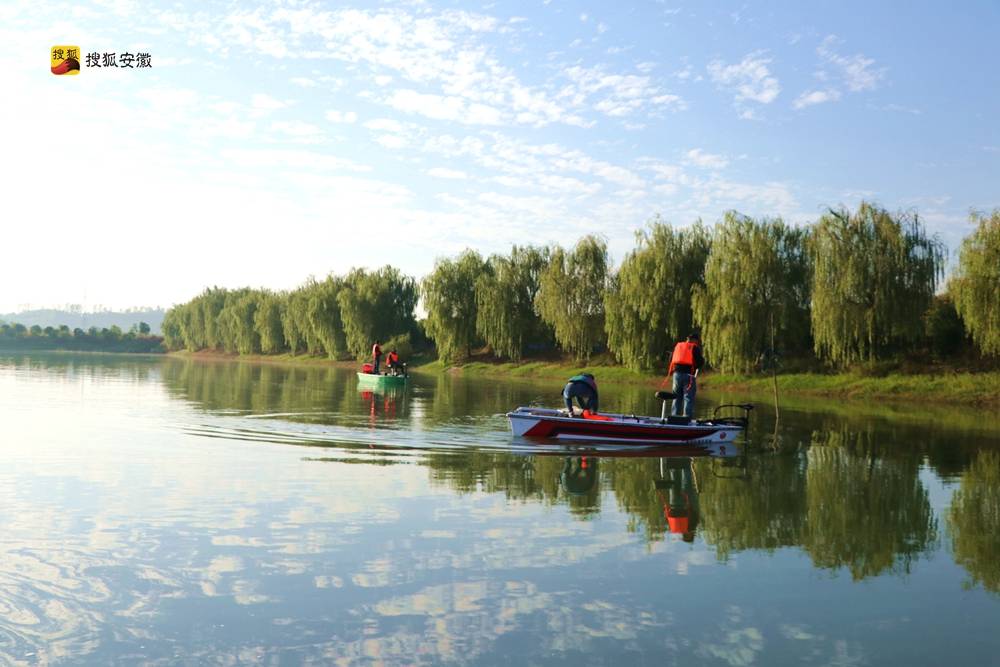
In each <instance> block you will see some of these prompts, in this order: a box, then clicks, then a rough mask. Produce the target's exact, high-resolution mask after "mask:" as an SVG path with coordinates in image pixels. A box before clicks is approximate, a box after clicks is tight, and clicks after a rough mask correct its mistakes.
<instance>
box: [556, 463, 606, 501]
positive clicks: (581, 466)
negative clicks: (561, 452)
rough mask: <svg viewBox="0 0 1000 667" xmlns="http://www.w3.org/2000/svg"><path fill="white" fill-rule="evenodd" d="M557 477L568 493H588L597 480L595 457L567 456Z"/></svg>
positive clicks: (577, 494) (581, 494)
mask: <svg viewBox="0 0 1000 667" xmlns="http://www.w3.org/2000/svg"><path fill="white" fill-rule="evenodd" d="M559 479H560V481H561V482H562V485H563V488H564V489H566V493H568V494H570V495H573V496H583V495H586V494H588V493H590V492H591V491H592V490H593V488H594V484H595V482H597V459H594V458H587V457H586V456H577V457H572V456H567V457H566V461H565V462H564V463H563V469H562V474H561V475H560V476H559Z"/></svg>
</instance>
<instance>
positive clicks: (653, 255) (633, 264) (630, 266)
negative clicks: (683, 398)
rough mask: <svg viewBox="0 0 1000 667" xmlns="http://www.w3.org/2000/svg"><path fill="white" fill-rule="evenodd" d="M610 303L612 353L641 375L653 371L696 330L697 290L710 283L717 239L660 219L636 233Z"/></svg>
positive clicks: (607, 305)
mask: <svg viewBox="0 0 1000 667" xmlns="http://www.w3.org/2000/svg"><path fill="white" fill-rule="evenodd" d="M636 240H637V243H638V247H637V248H636V249H635V250H633V251H632V252H631V253H629V254H628V255H627V256H626V257H625V259H624V261H623V262H622V265H621V268H619V269H618V273H617V275H616V276H615V277H614V279H612V281H611V282H610V286H609V289H608V292H607V294H606V295H605V298H604V309H605V320H606V321H605V329H606V330H607V334H608V348H610V349H611V351H612V352H614V353H615V356H616V357H618V360H619V361H621V362H622V363H623V364H625V365H626V366H629V367H630V368H634V369H636V370H642V369H648V368H653V367H654V366H656V364H657V362H658V361H660V360H661V359H662V358H663V355H664V352H665V351H666V350H667V348H668V346H669V345H670V343H672V342H673V341H675V340H678V339H680V338H682V337H683V336H685V335H686V334H687V333H688V331H690V329H691V323H692V313H691V291H692V289H693V288H694V287H695V285H703V284H704V275H705V262H706V261H707V259H708V253H709V249H710V248H711V240H710V238H709V234H708V232H707V230H706V229H705V228H704V227H703V226H702V224H701V222H698V223H695V224H694V225H693V226H692V227H690V228H689V229H682V230H677V229H674V228H673V227H671V226H670V225H667V224H664V223H663V222H661V221H660V220H659V218H657V219H655V220H653V221H652V222H651V223H650V224H649V228H648V229H647V230H645V231H640V232H638V233H637V234H636Z"/></svg>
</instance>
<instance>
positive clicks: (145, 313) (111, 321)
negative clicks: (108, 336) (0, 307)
mask: <svg viewBox="0 0 1000 667" xmlns="http://www.w3.org/2000/svg"><path fill="white" fill-rule="evenodd" d="M164 312H165V311H164V310H163V309H162V308H146V309H142V308H135V309H130V310H126V311H114V310H106V311H99V312H94V313H83V312H75V311H71V310H56V309H40V310H25V311H22V312H20V313H0V322H6V323H8V324H23V325H24V326H26V327H28V328H29V329H30V328H31V327H33V326H34V325H36V324H37V325H38V326H40V327H42V328H43V329H44V328H45V327H58V326H60V325H62V324H65V325H66V326H68V327H69V328H70V330H72V329H76V328H80V329H83V330H84V331H86V330H87V329H89V328H90V327H97V328H98V329H105V328H110V327H111V326H112V325H118V327H119V328H120V329H121V330H122V331H128V330H129V329H131V328H132V325H136V324H139V322H145V323H146V324H148V325H149V328H150V332H151V333H153V334H155V335H159V334H160V327H161V325H162V324H163V314H164Z"/></svg>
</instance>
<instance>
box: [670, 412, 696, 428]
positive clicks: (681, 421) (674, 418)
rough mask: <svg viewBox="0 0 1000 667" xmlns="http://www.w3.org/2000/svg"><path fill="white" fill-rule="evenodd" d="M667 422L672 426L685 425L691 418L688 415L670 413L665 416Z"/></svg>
mask: <svg viewBox="0 0 1000 667" xmlns="http://www.w3.org/2000/svg"><path fill="white" fill-rule="evenodd" d="M667 423H668V424H673V425H674V426H687V425H688V424H690V423H691V420H690V419H689V418H688V417H681V416H680V415H670V416H668V417H667Z"/></svg>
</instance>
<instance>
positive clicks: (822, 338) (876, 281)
mask: <svg viewBox="0 0 1000 667" xmlns="http://www.w3.org/2000/svg"><path fill="white" fill-rule="evenodd" d="M811 254H812V258H813V263H814V271H815V278H814V280H813V283H812V285H813V287H812V334H813V341H814V347H815V351H816V354H817V356H818V357H819V358H820V359H823V360H824V361H828V362H830V363H833V364H835V365H839V366H845V365H847V364H850V363H852V362H856V361H861V360H864V359H868V360H870V361H874V360H876V359H878V358H879V356H880V355H883V354H884V353H885V352H886V351H888V350H889V349H890V348H891V346H897V347H898V346H906V345H912V343H913V342H915V341H916V340H918V339H919V337H920V335H921V334H922V333H923V321H922V317H923V315H924V313H925V312H926V311H927V308H928V307H929V306H930V303H931V299H932V297H933V296H934V290H935V288H936V286H937V281H938V279H939V277H940V275H941V272H942V269H943V263H944V251H943V246H942V245H941V242H940V241H938V240H937V239H936V238H931V237H928V236H927V235H926V233H925V232H924V228H923V225H922V224H921V223H920V220H919V219H918V218H917V216H916V215H911V214H899V215H896V216H893V215H892V214H890V213H889V212H888V211H886V210H885V209H882V208H879V207H877V206H874V205H872V204H868V203H865V202H862V203H861V205H860V207H859V208H858V210H857V212H855V213H854V214H851V213H849V212H848V211H847V210H846V209H839V210H831V211H830V212H829V213H828V214H826V215H824V216H823V217H822V218H821V219H820V221H819V222H818V223H817V225H816V226H815V228H814V230H813V233H812V242H811Z"/></svg>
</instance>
